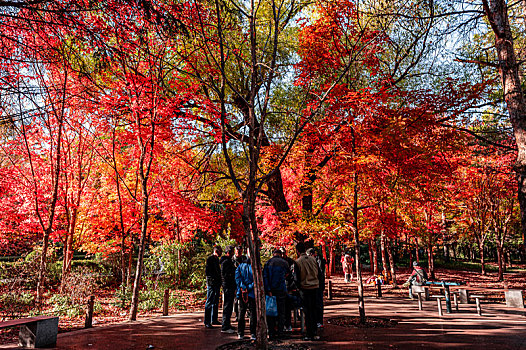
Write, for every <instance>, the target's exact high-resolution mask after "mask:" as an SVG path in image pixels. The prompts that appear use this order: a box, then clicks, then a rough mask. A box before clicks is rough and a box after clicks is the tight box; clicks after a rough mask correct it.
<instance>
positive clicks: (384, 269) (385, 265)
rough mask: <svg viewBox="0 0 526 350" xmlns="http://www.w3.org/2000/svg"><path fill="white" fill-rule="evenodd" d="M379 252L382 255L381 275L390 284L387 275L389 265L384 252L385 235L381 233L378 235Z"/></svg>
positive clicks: (388, 274) (388, 275)
mask: <svg viewBox="0 0 526 350" xmlns="http://www.w3.org/2000/svg"><path fill="white" fill-rule="evenodd" d="M380 251H381V253H382V274H383V275H384V277H385V279H386V280H387V281H388V282H390V281H391V276H390V273H389V263H388V262H387V254H386V252H385V235H384V233H383V230H382V233H381V235H380Z"/></svg>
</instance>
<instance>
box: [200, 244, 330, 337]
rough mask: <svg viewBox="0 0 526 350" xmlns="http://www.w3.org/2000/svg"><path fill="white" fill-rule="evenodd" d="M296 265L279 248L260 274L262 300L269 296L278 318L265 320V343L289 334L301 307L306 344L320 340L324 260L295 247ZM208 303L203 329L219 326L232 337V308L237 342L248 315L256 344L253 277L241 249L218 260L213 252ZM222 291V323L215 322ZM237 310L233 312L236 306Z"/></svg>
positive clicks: (208, 269) (230, 249) (208, 274)
mask: <svg viewBox="0 0 526 350" xmlns="http://www.w3.org/2000/svg"><path fill="white" fill-rule="evenodd" d="M296 253H297V257H298V258H297V259H296V260H293V259H291V258H290V257H288V256H287V251H286V249H284V248H276V249H274V250H273V252H272V258H271V259H269V260H268V261H267V262H266V264H265V266H264V268H263V280H264V288H265V294H266V295H267V296H269V297H270V296H274V297H275V298H276V304H277V310H278V313H277V316H275V317H271V316H268V317H267V323H268V330H269V337H270V338H279V337H281V336H283V332H285V331H291V330H292V323H291V313H292V311H293V310H295V309H297V308H299V307H303V311H304V314H305V328H306V332H305V340H316V339H319V337H318V336H317V329H318V328H319V327H323V291H324V289H325V260H324V259H323V258H321V257H317V256H316V251H315V249H313V248H310V249H308V250H307V249H306V247H305V244H304V243H303V242H300V243H298V244H297V245H296ZM205 270H206V281H207V299H206V304H205V319H204V324H205V327H207V328H213V325H221V332H224V333H234V332H235V330H234V329H233V328H232V325H231V321H230V319H231V317H232V311H233V309H234V308H235V309H236V314H237V321H238V328H237V333H238V338H240V339H243V338H244V336H245V315H246V313H247V311H248V312H249V313H250V334H251V338H252V339H255V338H256V322H257V319H256V303H255V293H254V276H253V272H252V266H251V265H250V259H249V258H247V257H245V256H244V255H243V251H242V249H241V247H236V248H234V247H231V246H228V247H226V249H225V255H224V256H222V249H221V247H218V246H216V247H214V251H213V254H212V255H211V256H209V257H208V259H207V261H206V269H205ZM221 287H223V318H222V322H221V323H220V322H219V321H218V306H219V294H220V289H221ZM236 303H237V304H238V306H236V307H234V305H235V304H236Z"/></svg>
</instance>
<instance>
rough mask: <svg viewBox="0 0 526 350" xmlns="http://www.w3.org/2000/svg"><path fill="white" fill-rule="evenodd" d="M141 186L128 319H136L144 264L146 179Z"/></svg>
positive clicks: (146, 230)
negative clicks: (136, 244) (139, 226)
mask: <svg viewBox="0 0 526 350" xmlns="http://www.w3.org/2000/svg"><path fill="white" fill-rule="evenodd" d="M141 188H142V196H143V197H142V203H141V207H142V218H141V237H140V239H139V255H138V256H137V265H136V267H135V278H134V281H133V290H132V299H131V306H130V317H129V320H130V321H135V320H137V312H138V309H139V289H140V287H141V280H142V270H143V266H144V250H145V247H146V238H147V233H148V208H149V206H148V199H149V198H148V188H147V179H143V180H142V181H141Z"/></svg>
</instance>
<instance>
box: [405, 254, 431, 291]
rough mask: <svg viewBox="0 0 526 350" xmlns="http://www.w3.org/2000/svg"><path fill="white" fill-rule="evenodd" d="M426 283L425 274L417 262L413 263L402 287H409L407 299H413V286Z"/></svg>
mask: <svg viewBox="0 0 526 350" xmlns="http://www.w3.org/2000/svg"><path fill="white" fill-rule="evenodd" d="M426 282H427V273H426V270H424V269H423V268H422V267H420V266H419V265H418V262H416V261H413V272H412V273H411V276H409V279H408V280H407V282H406V283H404V285H406V286H409V298H411V299H413V286H423V285H425V284H426Z"/></svg>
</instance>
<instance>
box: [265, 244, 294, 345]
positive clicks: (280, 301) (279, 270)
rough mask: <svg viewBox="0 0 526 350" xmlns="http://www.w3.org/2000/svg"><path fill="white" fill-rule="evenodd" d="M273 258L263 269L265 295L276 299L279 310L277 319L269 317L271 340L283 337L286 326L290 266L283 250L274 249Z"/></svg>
mask: <svg viewBox="0 0 526 350" xmlns="http://www.w3.org/2000/svg"><path fill="white" fill-rule="evenodd" d="M272 255H273V256H272V258H271V259H270V260H269V261H267V263H266V264H265V267H264V268H263V281H264V283H265V294H266V295H268V296H274V297H276V305H277V309H278V315H277V317H274V316H267V322H268V333H269V337H270V338H276V337H281V336H283V328H284V324H285V301H286V298H287V285H286V284H285V276H286V275H287V273H288V271H289V264H288V263H287V262H286V261H285V260H283V259H282V258H281V250H279V249H274V251H273V252H272Z"/></svg>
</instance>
